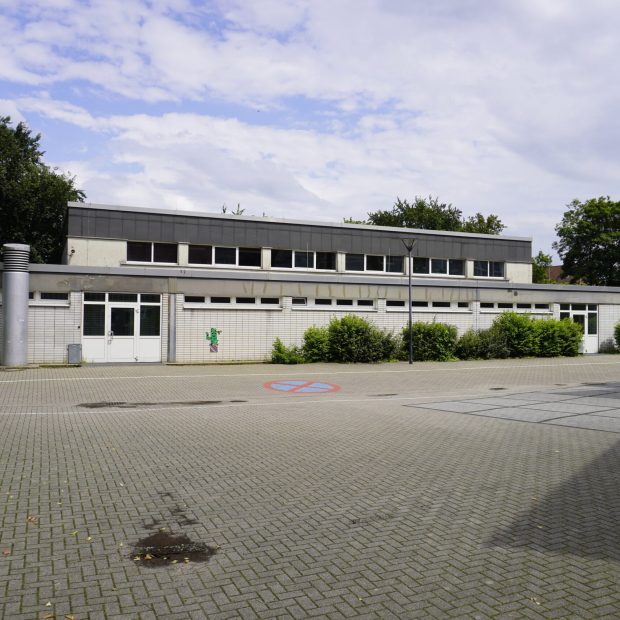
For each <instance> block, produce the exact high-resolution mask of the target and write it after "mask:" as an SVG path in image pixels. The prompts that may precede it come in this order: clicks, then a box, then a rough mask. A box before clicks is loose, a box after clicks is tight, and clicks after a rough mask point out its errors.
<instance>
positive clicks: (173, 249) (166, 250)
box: [153, 243, 178, 263]
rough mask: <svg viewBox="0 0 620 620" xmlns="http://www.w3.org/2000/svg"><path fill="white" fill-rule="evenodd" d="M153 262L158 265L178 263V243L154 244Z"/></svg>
mask: <svg viewBox="0 0 620 620" xmlns="http://www.w3.org/2000/svg"><path fill="white" fill-rule="evenodd" d="M153 261H154V262H156V263H176V262H178V257H177V244H176V243H154V244H153Z"/></svg>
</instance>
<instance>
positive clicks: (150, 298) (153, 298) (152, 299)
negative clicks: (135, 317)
mask: <svg viewBox="0 0 620 620" xmlns="http://www.w3.org/2000/svg"><path fill="white" fill-rule="evenodd" d="M140 301H141V302H142V303H144V304H158V303H159V302H160V301H161V298H160V296H159V295H151V294H150V293H142V295H140Z"/></svg>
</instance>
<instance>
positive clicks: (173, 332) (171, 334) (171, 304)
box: [168, 293, 177, 364]
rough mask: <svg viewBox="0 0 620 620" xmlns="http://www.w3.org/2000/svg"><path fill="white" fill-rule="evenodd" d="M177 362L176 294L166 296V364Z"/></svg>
mask: <svg viewBox="0 0 620 620" xmlns="http://www.w3.org/2000/svg"><path fill="white" fill-rule="evenodd" d="M176 361H177V294H176V293H169V294H168V363H169V364H174V363H175V362H176Z"/></svg>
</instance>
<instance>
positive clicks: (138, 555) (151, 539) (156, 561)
mask: <svg viewBox="0 0 620 620" xmlns="http://www.w3.org/2000/svg"><path fill="white" fill-rule="evenodd" d="M217 550H218V547H215V546H209V545H206V544H205V543H201V542H194V541H192V540H190V538H189V537H188V536H187V535H186V534H174V533H173V532H168V531H163V530H160V531H158V532H155V533H154V534H151V535H150V536H147V537H146V538H143V539H142V540H139V541H138V542H137V543H136V544H135V545H134V547H133V550H132V553H131V556H130V559H131V561H132V562H133V563H134V564H136V565H139V566H144V567H146V568H160V567H162V566H173V565H175V564H189V563H191V562H207V561H208V560H209V559H210V558H211V557H212V556H214V555H215V554H216V553H217Z"/></svg>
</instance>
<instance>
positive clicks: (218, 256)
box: [214, 248, 237, 265]
mask: <svg viewBox="0 0 620 620" xmlns="http://www.w3.org/2000/svg"><path fill="white" fill-rule="evenodd" d="M214 262H215V263H216V264H218V265H236V264H237V248H215V261H214Z"/></svg>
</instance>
